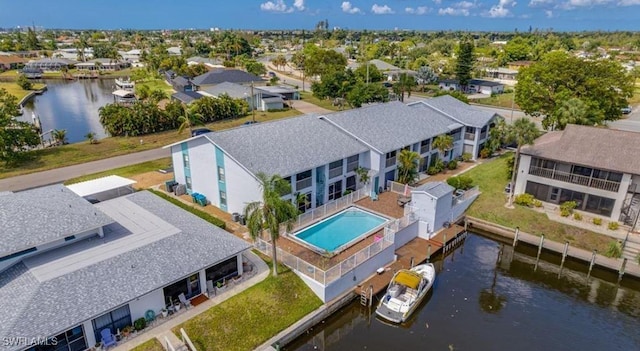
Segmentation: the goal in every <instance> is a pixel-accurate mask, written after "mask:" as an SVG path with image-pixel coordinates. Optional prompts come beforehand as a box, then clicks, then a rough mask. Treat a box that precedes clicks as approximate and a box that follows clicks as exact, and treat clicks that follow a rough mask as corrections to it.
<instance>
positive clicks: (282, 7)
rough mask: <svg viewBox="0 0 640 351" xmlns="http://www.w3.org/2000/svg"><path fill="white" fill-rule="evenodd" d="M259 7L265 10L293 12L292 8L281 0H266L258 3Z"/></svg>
mask: <svg viewBox="0 0 640 351" xmlns="http://www.w3.org/2000/svg"><path fill="white" fill-rule="evenodd" d="M260 9H261V10H262V11H267V12H281V13H288V12H293V8H290V7H287V4H285V3H284V1H283V0H275V2H273V1H267V2H265V3H262V4H260Z"/></svg>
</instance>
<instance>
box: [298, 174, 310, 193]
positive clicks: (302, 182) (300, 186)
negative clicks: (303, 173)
mask: <svg viewBox="0 0 640 351" xmlns="http://www.w3.org/2000/svg"><path fill="white" fill-rule="evenodd" d="M310 186H311V177H309V178H305V179H302V180H298V181H297V182H296V190H297V191H300V190H302V189H304V188H308V187H310Z"/></svg>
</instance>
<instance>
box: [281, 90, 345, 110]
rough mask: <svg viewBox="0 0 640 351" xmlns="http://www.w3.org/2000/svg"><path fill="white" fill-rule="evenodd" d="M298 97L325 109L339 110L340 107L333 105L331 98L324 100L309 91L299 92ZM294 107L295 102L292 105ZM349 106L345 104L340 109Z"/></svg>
mask: <svg viewBox="0 0 640 351" xmlns="http://www.w3.org/2000/svg"><path fill="white" fill-rule="evenodd" d="M300 99H301V100H302V101H306V102H308V103H310V104H314V105H316V106H320V107H322V108H326V109H327V110H331V111H341V110H340V108H338V106H333V103H332V100H331V99H328V100H327V99H325V100H320V99H318V98H317V97H315V96H313V94H312V93H310V92H306V91H304V92H300ZM293 106H294V107H295V102H294V105H293ZM350 108H351V107H350V106H349V104H345V105H344V106H343V108H342V110H348V109H350Z"/></svg>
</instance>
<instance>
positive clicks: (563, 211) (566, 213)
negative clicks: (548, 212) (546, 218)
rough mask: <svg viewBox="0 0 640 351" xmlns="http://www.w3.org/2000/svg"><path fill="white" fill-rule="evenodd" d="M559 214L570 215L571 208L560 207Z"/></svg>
mask: <svg viewBox="0 0 640 351" xmlns="http://www.w3.org/2000/svg"><path fill="white" fill-rule="evenodd" d="M560 215H561V216H562V217H569V215H571V210H567V209H566V208H561V209H560Z"/></svg>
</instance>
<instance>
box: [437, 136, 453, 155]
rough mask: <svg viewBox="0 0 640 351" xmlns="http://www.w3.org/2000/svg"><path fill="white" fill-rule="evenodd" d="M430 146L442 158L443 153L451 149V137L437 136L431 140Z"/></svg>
mask: <svg viewBox="0 0 640 351" xmlns="http://www.w3.org/2000/svg"><path fill="white" fill-rule="evenodd" d="M432 146H433V148H434V149H437V150H438V151H439V152H440V153H441V154H442V156H443V157H444V153H445V152H447V151H449V150H451V149H453V137H452V136H451V135H448V134H442V135H438V136H437V137H436V138H435V139H433V144H432Z"/></svg>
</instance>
